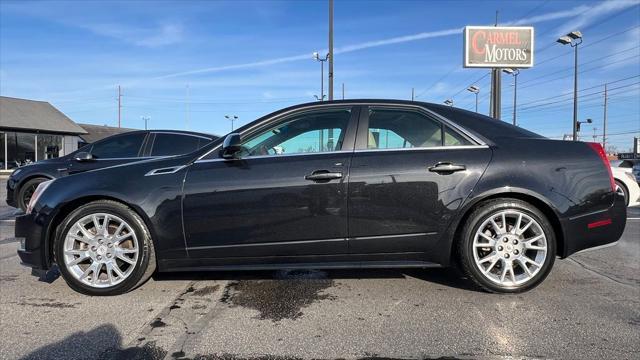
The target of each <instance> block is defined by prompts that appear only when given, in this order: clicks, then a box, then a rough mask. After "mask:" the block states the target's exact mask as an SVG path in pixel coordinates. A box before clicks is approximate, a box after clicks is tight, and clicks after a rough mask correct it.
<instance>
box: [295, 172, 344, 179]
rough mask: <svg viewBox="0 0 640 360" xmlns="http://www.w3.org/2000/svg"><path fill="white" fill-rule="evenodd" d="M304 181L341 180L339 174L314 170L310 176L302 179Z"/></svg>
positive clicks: (340, 174)
mask: <svg viewBox="0 0 640 360" xmlns="http://www.w3.org/2000/svg"><path fill="white" fill-rule="evenodd" d="M304 178H305V179H306V180H311V181H329V180H335V179H342V173H341V172H329V171H328V170H316V171H314V172H312V173H311V174H310V175H306V176H305V177H304Z"/></svg>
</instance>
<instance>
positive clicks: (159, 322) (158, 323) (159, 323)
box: [149, 318, 167, 328]
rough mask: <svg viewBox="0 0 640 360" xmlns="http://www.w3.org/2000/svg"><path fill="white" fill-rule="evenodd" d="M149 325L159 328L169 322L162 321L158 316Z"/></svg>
mask: <svg viewBox="0 0 640 360" xmlns="http://www.w3.org/2000/svg"><path fill="white" fill-rule="evenodd" d="M149 326H151V327H152V328H159V327H165V326H167V323H165V322H164V321H162V320H161V319H160V318H157V319H155V320H153V321H152V322H151V324H149Z"/></svg>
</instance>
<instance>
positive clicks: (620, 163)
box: [611, 159, 640, 183]
mask: <svg viewBox="0 0 640 360" xmlns="http://www.w3.org/2000/svg"><path fill="white" fill-rule="evenodd" d="M611 167H619V168H623V169H631V172H632V173H633V176H634V178H635V179H636V182H637V183H640V159H625V160H612V161H611Z"/></svg>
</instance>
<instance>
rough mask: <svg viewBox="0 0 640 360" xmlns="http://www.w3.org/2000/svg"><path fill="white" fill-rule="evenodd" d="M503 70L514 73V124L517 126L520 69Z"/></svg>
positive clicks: (503, 70)
mask: <svg viewBox="0 0 640 360" xmlns="http://www.w3.org/2000/svg"><path fill="white" fill-rule="evenodd" d="M502 72H504V73H506V74H510V75H513V126H517V122H516V106H517V104H518V75H520V70H518V69H502Z"/></svg>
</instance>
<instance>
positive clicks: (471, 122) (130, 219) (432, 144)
mask: <svg viewBox="0 0 640 360" xmlns="http://www.w3.org/2000/svg"><path fill="white" fill-rule="evenodd" d="M625 223H626V207H625V205H624V200H623V199H622V197H621V196H620V195H619V194H617V193H616V192H615V183H614V180H613V177H612V176H611V169H610V166H609V162H608V161H607V159H606V155H605V153H604V150H603V149H602V147H601V146H600V144H598V143H584V142H578V141H559V140H551V139H547V138H545V137H543V136H540V135H538V134H535V133H532V132H529V131H527V130H524V129H522V128H519V127H516V126H512V125H509V124H507V123H505V122H502V121H496V120H495V119H492V118H489V117H486V116H483V115H480V114H477V113H475V112H470V111H466V110H461V109H455V108H451V107H448V106H443V105H436V104H428V103H421V102H412V101H393V100H342V101H325V102H314V103H309V104H303V105H299V106H294V107H290V108H286V109H283V110H281V111H278V112H275V113H272V114H269V115H267V116H265V117H263V118H260V119H258V120H256V121H254V122H252V123H250V124H248V125H246V126H243V127H241V128H240V129H238V130H237V131H236V132H235V133H232V134H229V135H227V136H226V137H225V138H224V141H223V139H220V140H217V141H214V142H212V143H211V144H209V145H207V146H205V147H204V148H202V149H200V150H198V151H196V152H194V153H190V154H188V155H182V156H177V157H172V158H167V159H157V160H149V161H141V162H136V163H133V164H127V165H124V166H115V167H110V168H106V169H100V170H97V171H90V172H85V173H82V174H78V175H76V176H68V177H64V178H59V179H56V180H53V181H49V182H45V183H42V184H40V186H38V188H37V190H36V193H35V194H34V195H33V197H32V199H31V203H30V204H29V208H28V210H27V214H26V215H23V216H20V217H18V218H17V219H16V226H15V229H16V230H15V232H16V237H18V238H22V239H24V240H23V241H21V245H20V249H19V250H18V254H19V256H20V259H21V261H22V263H23V264H26V265H28V266H30V267H32V269H33V271H32V272H33V273H36V274H37V273H38V272H42V271H45V270H47V269H49V268H51V267H52V265H53V264H57V265H58V267H59V269H60V271H61V274H62V276H63V278H64V279H65V281H66V282H67V283H68V284H69V286H70V287H72V288H73V289H75V290H76V291H79V292H82V293H85V294H90V295H114V294H121V293H124V292H127V291H129V290H131V289H133V288H135V287H136V286H138V285H140V284H141V283H143V282H144V281H145V280H147V279H148V278H149V276H151V274H152V273H153V272H154V271H155V270H156V269H157V270H158V271H162V272H167V271H185V270H191V271H202V270H257V269H282V268H285V269H291V268H313V269H318V268H348V267H357V268H362V267H365V268H366V267H371V268H379V267H400V268H425V267H438V266H449V265H451V264H453V263H458V264H460V265H461V267H462V269H463V270H464V272H465V273H466V274H467V276H468V277H469V278H470V279H472V280H473V281H474V282H475V283H476V284H478V285H479V286H480V287H481V288H483V289H485V290H487V291H491V292H499V293H514V292H522V291H526V290H529V289H531V288H533V287H535V286H537V285H538V284H540V283H541V282H542V281H543V280H544V279H545V277H546V276H547V275H548V274H549V271H550V270H551V268H552V266H553V263H554V261H555V258H556V257H557V256H559V257H561V258H564V257H567V256H570V255H571V254H573V253H575V252H577V251H580V250H583V249H586V248H591V247H595V246H600V245H604V244H608V243H612V242H615V241H617V240H618V239H619V238H620V236H621V235H622V232H623V230H624V227H625Z"/></svg>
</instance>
